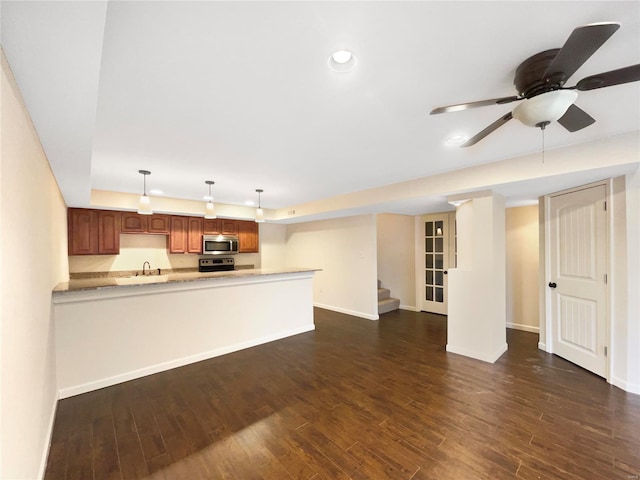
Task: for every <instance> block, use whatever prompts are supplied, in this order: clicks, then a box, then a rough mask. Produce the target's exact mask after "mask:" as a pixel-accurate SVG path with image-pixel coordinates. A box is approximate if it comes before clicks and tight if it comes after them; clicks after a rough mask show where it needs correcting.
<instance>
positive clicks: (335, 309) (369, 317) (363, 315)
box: [313, 302, 380, 320]
mask: <svg viewBox="0 0 640 480" xmlns="http://www.w3.org/2000/svg"><path fill="white" fill-rule="evenodd" d="M313 306H314V307H318V308H324V309H325V310H331V311H332V312H338V313H346V314H347V315H353V316H354V317H360V318H366V319H367V320H380V316H379V315H377V314H376V315H371V314H370V313H362V312H357V311H355V310H349V309H347V308H341V307H334V306H333V305H325V304H323V303H317V302H314V303H313Z"/></svg>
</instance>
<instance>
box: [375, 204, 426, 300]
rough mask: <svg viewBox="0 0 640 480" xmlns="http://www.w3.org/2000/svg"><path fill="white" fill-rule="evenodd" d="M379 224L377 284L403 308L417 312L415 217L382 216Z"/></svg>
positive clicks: (378, 219) (379, 216) (377, 218)
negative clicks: (385, 289) (380, 283)
mask: <svg viewBox="0 0 640 480" xmlns="http://www.w3.org/2000/svg"><path fill="white" fill-rule="evenodd" d="M376 222H377V245H378V247H377V250H378V252H377V253H378V255H377V259H378V280H380V281H381V282H382V286H383V287H384V288H388V289H390V290H391V296H392V297H394V298H398V299H400V308H403V309H407V310H416V307H417V306H416V295H415V294H416V288H415V252H414V249H415V238H414V237H415V234H414V232H415V217H413V216H409V215H393V214H380V215H377V216H376Z"/></svg>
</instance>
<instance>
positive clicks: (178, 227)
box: [168, 215, 189, 253]
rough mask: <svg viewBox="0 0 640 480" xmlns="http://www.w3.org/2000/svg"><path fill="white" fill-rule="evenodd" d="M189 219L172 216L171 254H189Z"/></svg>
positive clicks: (169, 239) (169, 240)
mask: <svg viewBox="0 0 640 480" xmlns="http://www.w3.org/2000/svg"><path fill="white" fill-rule="evenodd" d="M188 218H189V217H181V216H179V215H171V219H170V231H169V238H168V242H169V253H187V252H188V250H189V244H188V233H189V225H188V222H187V220H188Z"/></svg>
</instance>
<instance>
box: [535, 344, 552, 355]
mask: <svg viewBox="0 0 640 480" xmlns="http://www.w3.org/2000/svg"><path fill="white" fill-rule="evenodd" d="M538 349H539V350H542V351H543V352H548V353H550V352H549V351H548V350H547V344H546V343H544V342H538Z"/></svg>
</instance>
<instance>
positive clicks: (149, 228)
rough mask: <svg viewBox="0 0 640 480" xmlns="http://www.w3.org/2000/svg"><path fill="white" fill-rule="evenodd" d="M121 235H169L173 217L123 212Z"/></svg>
mask: <svg viewBox="0 0 640 480" xmlns="http://www.w3.org/2000/svg"><path fill="white" fill-rule="evenodd" d="M121 218H122V222H121V233H155V234H164V235H168V234H169V229H170V225H169V224H170V219H171V215H163V214H160V213H154V214H153V215H140V214H139V213H136V212H122V215H121Z"/></svg>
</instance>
